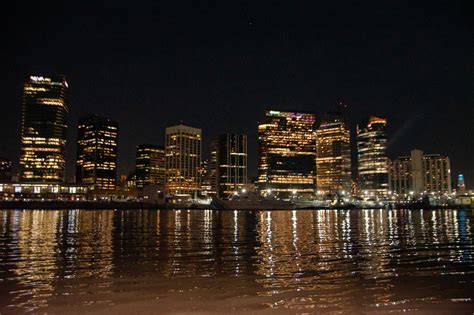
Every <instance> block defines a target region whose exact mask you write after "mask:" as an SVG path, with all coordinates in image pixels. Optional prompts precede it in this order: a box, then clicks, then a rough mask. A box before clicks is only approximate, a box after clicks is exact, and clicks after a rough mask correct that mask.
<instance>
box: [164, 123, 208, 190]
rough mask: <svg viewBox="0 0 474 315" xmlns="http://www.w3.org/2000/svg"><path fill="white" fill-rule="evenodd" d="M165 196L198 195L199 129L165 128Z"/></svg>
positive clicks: (199, 164)
mask: <svg viewBox="0 0 474 315" xmlns="http://www.w3.org/2000/svg"><path fill="white" fill-rule="evenodd" d="M165 155H166V156H165V163H166V194H167V195H168V196H174V195H190V196H194V195H195V194H198V193H199V191H200V189H201V182H200V169H201V129H198V128H193V127H189V126H185V125H182V124H181V125H177V126H173V127H168V128H166V139H165Z"/></svg>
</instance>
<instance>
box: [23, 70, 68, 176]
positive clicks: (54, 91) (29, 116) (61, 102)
mask: <svg viewBox="0 0 474 315" xmlns="http://www.w3.org/2000/svg"><path fill="white" fill-rule="evenodd" d="M67 89H68V84H67V82H66V79H65V78H64V76H61V75H51V76H33V75H32V76H29V77H27V78H26V80H25V83H24V86H23V108H22V115H21V156H20V181H22V182H41V183H61V182H64V179H65V168H66V162H65V149H66V131H67V119H68V112H69V109H68V106H67V102H66V91H67Z"/></svg>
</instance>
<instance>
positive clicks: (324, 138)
mask: <svg viewBox="0 0 474 315" xmlns="http://www.w3.org/2000/svg"><path fill="white" fill-rule="evenodd" d="M316 138H317V141H316V148H317V149H316V187H317V190H318V191H319V192H320V193H322V194H326V193H341V192H342V193H344V194H345V193H346V192H347V193H350V192H351V190H352V183H351V180H352V173H351V146H350V131H349V128H348V126H347V123H346V121H345V119H344V116H343V115H342V113H341V112H333V113H327V114H326V115H324V116H323V119H322V121H321V125H320V126H319V128H318V129H317V130H316Z"/></svg>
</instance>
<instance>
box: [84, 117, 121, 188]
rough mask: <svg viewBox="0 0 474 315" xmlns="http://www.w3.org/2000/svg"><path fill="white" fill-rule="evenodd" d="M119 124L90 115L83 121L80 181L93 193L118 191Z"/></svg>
mask: <svg viewBox="0 0 474 315" xmlns="http://www.w3.org/2000/svg"><path fill="white" fill-rule="evenodd" d="M117 139H118V124H117V123H116V122H114V121H112V120H111V119H109V118H106V117H100V116H97V115H89V116H86V117H83V118H82V119H80V120H79V124H78V136H77V162H76V181H77V182H78V183H83V184H91V185H93V189H99V190H111V189H115V183H116V176H117Z"/></svg>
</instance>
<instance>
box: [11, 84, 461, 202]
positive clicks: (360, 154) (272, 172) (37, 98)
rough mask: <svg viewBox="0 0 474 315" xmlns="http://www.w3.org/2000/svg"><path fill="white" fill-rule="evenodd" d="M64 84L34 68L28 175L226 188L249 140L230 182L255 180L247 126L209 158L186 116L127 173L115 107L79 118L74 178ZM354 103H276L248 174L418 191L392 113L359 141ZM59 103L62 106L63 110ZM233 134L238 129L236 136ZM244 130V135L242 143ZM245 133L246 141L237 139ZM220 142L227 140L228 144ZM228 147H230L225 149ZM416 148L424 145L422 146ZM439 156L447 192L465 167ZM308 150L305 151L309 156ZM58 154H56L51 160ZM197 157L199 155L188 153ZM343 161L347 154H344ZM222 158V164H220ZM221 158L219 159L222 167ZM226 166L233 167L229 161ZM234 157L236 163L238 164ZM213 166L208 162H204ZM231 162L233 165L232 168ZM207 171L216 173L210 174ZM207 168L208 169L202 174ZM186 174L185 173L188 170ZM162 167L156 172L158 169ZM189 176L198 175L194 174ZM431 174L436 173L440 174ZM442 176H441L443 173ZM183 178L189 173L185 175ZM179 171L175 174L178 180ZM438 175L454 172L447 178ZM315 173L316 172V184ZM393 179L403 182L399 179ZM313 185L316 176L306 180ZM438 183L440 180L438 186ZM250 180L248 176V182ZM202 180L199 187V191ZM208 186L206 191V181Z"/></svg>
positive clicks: (317, 184) (25, 115) (327, 189)
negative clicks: (393, 133) (399, 153)
mask: <svg viewBox="0 0 474 315" xmlns="http://www.w3.org/2000/svg"><path fill="white" fill-rule="evenodd" d="M65 88H68V83H67V82H66V78H65V76H64V75H51V76H47V75H31V76H27V77H26V79H25V83H24V90H23V102H22V119H21V122H22V136H21V143H22V152H23V156H21V157H20V160H19V163H20V165H22V163H23V164H25V163H26V162H28V163H29V164H25V165H26V166H24V167H23V170H22V169H20V173H19V176H18V179H19V180H20V182H23V183H26V182H33V183H41V182H43V183H61V182H69V183H71V182H74V183H79V184H85V183H87V184H93V186H92V189H94V186H95V188H96V189H97V188H99V190H104V189H105V190H107V189H109V190H110V189H112V190H113V189H115V188H116V182H117V180H118V178H119V177H120V178H122V177H125V178H126V177H130V176H133V177H134V178H135V179H134V180H135V181H136V182H135V183H134V184H133V186H136V187H140V188H143V187H144V185H143V183H144V182H145V181H146V182H148V185H150V184H158V185H161V186H162V189H163V188H164V187H165V186H166V189H167V191H168V193H170V192H171V191H169V189H170V188H169V187H168V184H166V185H165V179H166V178H168V179H167V180H166V182H168V183H169V184H170V185H171V186H175V188H172V190H173V191H174V194H176V193H177V194H181V193H180V189H184V190H183V192H184V191H186V193H189V191H188V190H187V188H185V187H187V185H188V184H184V186H182V183H181V180H182V179H183V180H184V182H187V181H188V180H190V181H192V182H195V184H196V185H197V186H196V192H197V191H201V184H202V183H201V182H202V181H204V180H207V181H209V183H207V182H206V184H205V185H204V186H206V185H210V186H209V189H211V191H214V193H217V194H218V195H221V194H222V191H221V188H218V187H220V185H221V184H219V182H220V180H217V179H216V178H217V177H216V176H218V177H219V178H220V177H221V175H223V174H221V175H219V171H218V169H220V166H223V165H224V164H227V163H231V164H233V163H234V162H230V160H229V159H231V160H232V158H231V155H232V154H236V152H240V150H241V148H242V149H243V148H245V149H244V151H242V154H244V155H245V159H244V160H243V161H240V162H238V163H237V164H239V165H240V164H241V163H242V162H243V164H242V167H243V169H244V170H245V172H244V173H243V174H241V175H239V176H243V177H242V178H240V179H238V178H236V179H232V180H231V181H230V182H228V184H230V183H233V182H234V180H236V183H237V182H241V181H242V180H243V182H242V183H247V169H248V167H247V135H246V134H242V137H244V139H240V140H238V138H240V136H239V135H237V134H231V133H226V134H221V135H219V137H218V138H219V139H220V138H221V137H222V136H225V137H229V136H230V137H231V138H229V139H227V142H228V143H227V145H230V143H234V142H235V143H234V144H233V145H231V147H232V148H231V147H229V148H227V149H224V146H225V145H224V142H223V143H222V144H218V143H216V140H213V141H211V143H210V146H209V148H206V150H207V149H208V150H209V153H210V162H209V159H206V158H203V154H202V152H203V149H202V141H203V139H202V129H200V128H195V127H190V126H186V125H184V124H183V122H180V124H179V125H176V126H172V127H167V128H166V139H165V142H166V147H167V149H166V150H167V151H168V152H167V153H166V154H165V146H160V145H138V146H137V147H136V160H135V168H134V169H133V170H132V171H129V172H128V173H127V174H117V168H118V165H117V164H118V163H117V146H118V143H119V139H118V129H119V128H118V124H117V122H115V121H113V120H111V119H110V118H108V117H103V116H99V115H97V114H88V115H86V116H83V117H81V118H79V119H78V125H77V135H78V136H77V157H76V160H75V162H76V167H75V172H76V176H75V178H74V180H73V181H68V180H66V178H65V176H64V174H65V171H66V169H65V162H66V161H65V160H66V158H65V157H66V154H65V150H64V148H65V141H66V139H65V134H66V133H67V130H68V113H69V107H68V104H67V97H66V92H65V90H64V89H65ZM58 89H59V90H58ZM63 108H64V110H63ZM346 108H347V105H344V104H342V103H339V104H338V106H336V108H335V109H334V110H333V111H329V112H327V113H325V114H323V115H322V116H323V118H322V119H321V122H320V124H317V123H316V115H315V114H314V113H310V112H289V111H279V110H276V109H273V110H267V111H266V112H265V116H266V120H265V122H264V123H258V129H259V135H258V159H259V162H258V163H259V166H258V172H259V176H258V177H254V179H255V181H252V180H249V183H252V184H255V185H256V188H257V189H258V190H259V191H260V192H261V193H262V194H269V193H274V194H276V195H277V196H279V195H282V196H283V195H284V194H286V195H288V194H290V195H291V194H293V195H295V194H298V195H300V194H301V193H303V192H307V193H310V194H311V195H313V194H316V193H317V194H326V193H334V192H339V193H342V194H346V192H349V191H352V190H353V189H354V187H352V184H353V183H356V186H357V187H358V188H357V189H360V192H359V193H362V192H363V194H365V195H370V196H375V195H381V196H382V195H385V196H386V195H387V194H392V193H394V192H397V193H400V191H404V192H407V191H408V190H410V192H411V193H413V191H411V190H414V192H415V193H417V194H419V193H420V192H421V191H420V187H421V185H422V184H421V179H418V178H419V176H421V175H418V173H417V172H420V171H421V170H419V169H420V167H421V166H416V167H415V168H414V170H416V171H415V173H414V175H413V188H414V189H411V187H409V186H411V185H412V183H411V179H410V178H409V177H407V176H412V175H408V173H410V172H411V169H413V165H412V166H408V164H406V163H407V162H408V161H409V160H407V159H406V157H399V158H395V159H394V160H391V159H390V157H389V156H388V155H387V143H389V142H390V139H389V137H388V135H387V118H385V117H376V116H373V115H372V116H369V117H368V119H367V120H366V121H365V122H364V124H361V125H359V124H358V125H357V126H356V135H355V137H356V139H355V141H353V142H355V144H354V143H351V136H350V129H348V128H347V118H348V117H347V115H346V114H345V109H346ZM58 110H60V111H59V112H58ZM173 134H174V135H173ZM195 135H197V138H196V139H195V138H194V137H195ZM51 136H62V139H61V141H62V142H61V143H60V142H58V140H57V139H56V138H51V139H50V138H48V137H51ZM28 137H29V138H28ZM31 137H33V138H31ZM38 137H39V138H38ZM44 137H46V138H44ZM180 137H184V138H182V139H183V140H179V139H180ZM187 137H190V138H189V141H195V140H197V141H198V142H196V143H197V147H196V148H195V147H194V144H192V145H191V142H188V140H186V139H187ZM233 137H237V138H235V139H234V138H233ZM242 140H243V142H242V143H240V142H241V141H242ZM229 141H230V142H229ZM236 141H237V142H239V143H240V144H239V145H237V142H236ZM351 144H352V146H355V147H356V149H355V151H353V150H352V149H351ZM190 145H191V146H190ZM234 145H235V147H234ZM188 146H189V150H190V151H189V152H188V151H187V150H188V149H185V150H186V151H182V150H183V149H182V148H187V147H188ZM56 147H57V148H56ZM152 147H153V148H154V149H153V150H155V149H159V150H162V153H161V155H162V160H163V163H162V165H158V164H156V163H155V164H156V165H153V166H152V165H151V164H150V163H152V162H151V160H150V157H151V156H149V150H150V149H151V148H152ZM219 147H221V148H220V149H219ZM240 147H241V148H240ZM141 149H145V151H147V152H148V153H147V152H142V153H145V154H144V155H143V156H142V157H140V156H141V155H142V153H140V150H141ZM216 150H218V151H220V150H223V151H222V152H221V154H224V156H225V155H226V154H230V155H229V156H227V157H226V158H225V159H224V160H226V162H224V161H221V162H219V163H218V162H217V161H214V159H216V158H218V159H219V157H218V156H216V152H215V151H216ZM227 150H230V151H229V152H227V153H224V152H225V151H227ZM351 151H353V152H351ZM51 152H52V153H54V154H55V156H53V157H50V155H51ZM181 152H186V153H184V155H183V156H184V157H185V158H184V160H183V161H182V162H176V163H175V162H166V163H165V156H169V158H166V159H167V160H169V161H171V160H170V159H177V160H176V161H179V160H180V159H181V157H180V156H181V154H182V153H181ZM231 152H234V153H231ZM411 152H412V153H413V152H422V151H419V150H417V149H416V148H415V149H414V150H412V151H411ZM295 153H296V155H295ZM41 154H43V155H44V154H49V155H44V157H43V155H41ZM188 154H189V156H188ZM240 154H241V153H238V154H237V155H240ZM301 154H303V155H301ZM352 155H355V156H356V161H352V162H351V156H352ZM186 156H188V157H186ZM305 156H307V157H308V158H310V160H311V161H310V160H307V161H306V158H305ZM438 157H440V154H434V155H433V154H432V155H426V156H424V158H423V159H424V160H426V161H430V160H432V161H434V162H430V163H431V164H432V166H430V168H429V169H431V168H432V170H430V171H429V172H441V173H439V174H438V173H433V178H432V179H428V177H426V180H427V181H431V180H434V182H433V183H431V184H428V186H427V187H426V190H427V191H428V192H430V191H433V192H435V191H443V192H444V193H448V192H449V191H451V182H452V181H454V178H453V177H455V176H456V174H453V173H451V166H450V163H449V157H447V156H443V157H442V160H443V161H444V159H446V162H439V161H438V160H437V159H438ZM141 158H145V160H148V161H145V160H142V161H140V159H141ZM301 158H304V159H303V160H300V159H301ZM49 159H52V160H51V161H49ZM188 159H193V161H194V160H195V161H194V162H189V161H188ZM340 159H342V160H340ZM400 159H401V160H400ZM412 159H413V157H412ZM153 160H156V157H153ZM415 160H417V159H415ZM58 161H59V162H60V163H61V164H60V166H57V165H55V164H54V163H58ZM156 161H157V160H156ZM156 161H155V162H156ZM341 161H344V162H342V164H341ZM402 161H404V162H402ZM440 161H441V160H440ZM5 162H6V163H9V164H5V165H6V166H5V174H10V175H6V176H7V177H8V176H12V175H11V173H12V172H11V164H12V163H11V161H9V160H8V159H6V160H5ZM235 162H237V161H235ZM45 163H49V164H51V163H53V164H54V165H53V164H51V165H52V166H51V168H45V166H44V165H46V164H45ZM143 163H145V164H147V165H148V166H146V165H145V164H143ZM182 163H185V164H184V165H186V163H190V164H189V165H192V167H191V169H192V170H191V169H189V168H188V167H187V166H184V168H183V170H184V171H185V172H186V174H184V173H182V172H181V170H178V169H180V168H181V167H183V166H179V165H183V164H182ZM203 163H204V164H203ZM222 163H223V165H220V164H222ZM420 163H421V162H416V163H415V165H418V164H420ZM439 163H441V164H443V163H447V164H446V167H444V166H442V165H438V164H439ZM30 164H31V165H30ZM49 164H47V165H49ZM142 164H143V165H142ZM165 164H166V166H165ZM171 164H173V165H175V166H177V168H176V170H173V168H175V167H171V166H170V165H171ZM217 165H220V166H219V167H218V166H217ZM420 165H421V164H420ZM225 166H226V167H228V166H230V165H225ZM150 167H152V168H153V169H156V168H157V167H158V168H162V171H163V174H162V178H161V180H159V181H158V182H155V181H156V178H155V179H153V180H151V178H148V177H149V175H145V173H146V172H148V173H149V172H150ZM232 167H235V165H234V166H232ZM240 167H241V166H238V168H240ZM438 167H439V169H438ZM205 168H206V170H204V169H205ZM207 168H209V169H207ZM352 169H356V175H351V170H352ZM25 170H26V171H25ZM58 170H59V171H60V174H62V175H61V178H60V179H59V178H56V177H55V178H52V177H51V176H50V173H51V172H58ZM139 170H140V173H139ZM228 171H230V169H229V170H228ZM26 172H27V173H26ZM165 172H167V173H168V175H165ZM173 172H177V173H176V174H175V175H177V176H178V177H176V178H175V179H176V180H177V181H176V183H175V184H171V182H173V181H174V179H172V178H173V176H174V175H171V174H172V173H173ZM188 172H191V173H188ZM202 172H204V173H202ZM207 172H211V173H209V174H206V175H204V174H205V173H207ZM392 172H393V175H394V176H395V177H394V178H397V179H396V181H397V183H395V182H392V181H391V179H390V174H391V173H392ZM426 172H428V170H426ZM30 173H31V174H36V175H35V176H36V177H35V178H34V180H32V179H30V178H28V177H25V175H24V174H30ZM180 173H181V174H180ZM199 173H202V174H201V175H199ZM231 173H232V172H231ZM231 173H229V174H227V175H224V177H223V178H227V177H229V178H230V177H233V176H234V175H231ZM183 174H184V177H181V176H183ZM213 174H214V175H213ZM415 174H416V175H415ZM427 174H428V173H427ZM430 174H431V173H430ZM203 175H204V176H208V178H207V177H206V179H204V178H201V177H202V176H203ZM147 176H148V177H147ZM153 176H154V177H155V176H157V174H154V175H153ZM188 176H189V178H187V177H188ZM209 176H210V177H209ZM440 176H441V177H440ZM459 176H461V177H462V182H463V183H462V185H464V175H463V174H458V178H459ZM30 177H31V176H30ZM429 177H430V178H431V175H430V176H429ZM438 177H439V178H440V179H438ZM178 178H182V179H179V180H178ZM186 178H187V179H186ZM441 178H444V179H441ZM13 179H14V180H18V179H16V176H15V175H13ZM170 179H171V182H170V181H169V180H170ZM228 180H229V179H226V180H225V181H228ZM438 180H442V181H443V180H444V181H447V182H443V183H441V184H439V183H438ZM307 181H310V182H311V184H310V182H307ZM178 182H179V183H178ZM184 182H183V183H184ZM329 183H332V184H329ZM427 183H428V182H427ZM392 184H394V185H395V186H396V187H398V188H396V189H392V188H391V186H392ZM176 185H177V186H176ZM193 185H194V184H193ZM216 185H217V186H216ZM226 185H227V184H226ZM231 185H234V184H231ZM304 185H309V186H308V187H306V188H304V187H303V186H304ZM399 185H401V186H399ZM431 185H435V186H434V187H431ZM171 186H170V187H171ZM300 186H301V187H300ZM438 186H439V187H438ZM179 187H181V188H179ZM239 187H240V186H239ZM242 187H244V186H241V187H240V188H242ZM441 187H443V189H441ZM176 188H177V190H176ZM438 188H440V189H438ZM193 189H194V188H193ZM193 189H191V191H192V190H193ZM203 189H204V190H206V189H207V188H204V187H203ZM237 190H239V189H237ZM272 190H273V192H272ZM316 190H317V191H316ZM211 191H210V192H211ZM235 191H236V190H228V191H227V195H231V194H232V193H233V192H235ZM202 192H203V193H204V191H202ZM425 192H426V191H425ZM286 197H288V196H286Z"/></svg>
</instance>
